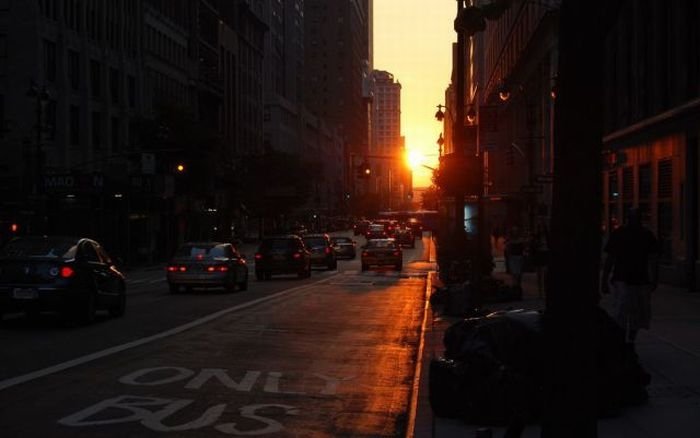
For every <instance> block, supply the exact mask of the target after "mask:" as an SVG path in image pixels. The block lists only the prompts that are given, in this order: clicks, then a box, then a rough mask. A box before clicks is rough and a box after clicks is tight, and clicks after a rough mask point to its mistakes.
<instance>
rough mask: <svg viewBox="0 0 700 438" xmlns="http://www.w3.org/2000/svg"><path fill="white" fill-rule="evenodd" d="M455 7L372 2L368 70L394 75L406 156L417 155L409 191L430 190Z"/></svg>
mask: <svg viewBox="0 0 700 438" xmlns="http://www.w3.org/2000/svg"><path fill="white" fill-rule="evenodd" d="M456 9H457V3H456V2H455V1H453V0H440V1H431V2H426V1H425V0H378V1H375V2H374V68H375V69H378V70H385V71H388V72H390V73H391V74H393V75H394V77H395V78H396V80H397V81H399V82H400V83H401V86H402V88H401V133H402V135H403V136H404V137H405V138H406V151H407V153H409V154H410V153H412V152H413V151H416V152H418V153H420V155H422V157H423V160H422V162H420V163H418V164H416V165H414V163H413V162H411V161H409V164H410V166H411V170H412V171H413V186H414V187H427V186H429V185H430V184H431V177H432V170H430V169H429V168H428V167H425V166H429V167H437V155H438V146H437V144H436V141H437V139H438V137H439V135H440V133H441V132H442V126H443V125H442V123H440V122H438V121H436V120H435V117H434V114H435V106H436V105H438V104H443V105H444V104H445V88H446V87H447V86H448V85H449V83H450V73H451V70H452V43H453V42H455V41H456V40H457V36H456V34H455V31H454V28H453V22H454V18H455V12H456Z"/></svg>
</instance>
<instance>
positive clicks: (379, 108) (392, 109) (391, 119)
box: [369, 70, 411, 210]
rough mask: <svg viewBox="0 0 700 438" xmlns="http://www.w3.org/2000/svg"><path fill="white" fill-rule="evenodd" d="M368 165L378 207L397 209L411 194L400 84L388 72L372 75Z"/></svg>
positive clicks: (378, 72) (376, 72) (376, 71)
mask: <svg viewBox="0 0 700 438" xmlns="http://www.w3.org/2000/svg"><path fill="white" fill-rule="evenodd" d="M372 95H373V99H372V113H371V121H372V125H371V126H372V136H371V138H372V143H371V145H370V148H369V157H370V163H371V165H372V168H373V170H374V174H375V178H376V179H375V187H374V189H375V190H376V191H377V193H378V194H379V195H380V196H379V198H380V207H381V208H382V209H383V210H386V209H398V208H399V207H400V206H401V204H402V203H403V201H404V200H405V199H407V196H408V195H409V193H410V192H411V187H410V186H409V184H408V183H409V178H408V172H409V171H408V169H407V167H406V160H405V157H404V156H405V151H404V145H403V138H402V136H401V84H400V83H399V82H398V81H396V80H395V79H394V75H392V74H391V73H389V72H386V71H381V70H374V71H373V72H372Z"/></svg>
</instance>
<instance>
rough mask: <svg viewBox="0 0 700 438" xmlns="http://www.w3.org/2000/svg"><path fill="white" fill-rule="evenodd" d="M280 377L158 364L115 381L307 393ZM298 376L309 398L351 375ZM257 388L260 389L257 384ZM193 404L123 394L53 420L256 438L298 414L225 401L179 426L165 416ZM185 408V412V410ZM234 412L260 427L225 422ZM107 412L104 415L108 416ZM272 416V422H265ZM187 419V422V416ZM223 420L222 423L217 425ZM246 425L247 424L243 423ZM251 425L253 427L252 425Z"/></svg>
mask: <svg viewBox="0 0 700 438" xmlns="http://www.w3.org/2000/svg"><path fill="white" fill-rule="evenodd" d="M284 376H285V373H283V372H279V371H268V372H263V371H258V370H247V371H245V372H244V373H243V375H242V376H241V377H240V378H239V379H238V380H235V379H234V378H232V377H231V375H229V370H227V369H224V368H202V369H200V370H192V369H189V368H184V367H176V366H161V367H153V368H143V369H140V370H136V371H133V372H131V373H129V374H127V375H124V376H122V377H120V378H119V379H118V382H119V383H121V384H123V385H128V386H146V387H155V386H163V385H172V384H174V383H181V384H182V385H183V388H185V389H193V390H200V389H202V388H203V387H204V385H205V384H208V383H209V382H210V381H215V383H218V384H220V385H222V386H223V387H225V388H227V389H232V390H234V391H239V392H251V391H252V390H253V389H254V387H255V385H256V384H257V383H258V382H259V381H261V380H262V382H261V383H262V391H263V392H265V393H268V394H285V395H298V396H305V395H309V394H308V393H305V392H298V391H286V390H283V389H281V388H280V383H281V382H282V381H283V379H284ZM303 377H311V378H314V379H315V380H316V383H318V384H321V385H322V387H320V389H319V390H318V392H317V393H314V395H322V396H333V395H335V394H336V393H337V392H338V386H339V384H340V383H342V382H347V381H350V380H352V379H354V376H353V377H332V376H327V375H325V374H320V373H312V374H309V375H304V376H303ZM258 387H260V385H259V384H258ZM193 403H195V400H194V399H192V398H186V399H175V398H160V397H143V396H137V395H130V394H123V395H119V396H116V397H112V398H108V399H106V400H102V401H100V402H98V403H96V404H93V405H92V406H89V407H87V408H85V409H82V410H80V411H78V412H76V413H73V414H71V415H68V416H66V417H63V418H61V419H60V420H58V424H61V425H63V426H67V427H89V426H104V425H113V424H125V423H139V424H141V425H142V426H143V427H145V428H147V429H150V430H152V431H155V432H182V431H190V430H200V429H205V428H213V429H215V430H216V431H218V432H220V433H222V434H224V435H232V436H256V435H265V434H271V433H277V432H281V431H283V430H284V429H285V427H284V425H283V424H282V423H281V422H280V421H279V420H278V419H276V418H278V417H286V416H298V415H300V410H299V408H297V407H295V406H292V405H287V404H276V403H270V404H254V405H246V406H241V407H239V408H238V409H234V408H232V409H229V405H228V404H226V403H219V404H215V405H213V406H210V407H208V408H206V409H205V410H204V412H202V413H201V414H200V415H199V417H197V418H195V419H193V420H191V421H188V422H186V423H182V424H174V423H173V421H168V419H169V418H171V417H173V416H175V415H177V414H178V413H181V412H183V411H186V410H191V406H192V404H193ZM188 408H189V409H188ZM230 411H237V415H238V416H239V417H240V418H241V419H246V420H254V421H255V422H257V423H260V426H259V427H257V428H253V429H251V428H250V426H248V427H246V429H245V430H242V429H240V428H239V427H238V425H237V423H236V422H235V421H234V422H231V421H230V420H229V419H228V417H230V416H231V414H229V415H227V418H225V419H224V416H225V415H226V413H227V412H230ZM108 414H109V415H108ZM188 414H189V412H188ZM271 417H275V418H271ZM187 418H193V417H192V416H191V415H188V416H187ZM222 421H228V422H222ZM249 422H250V421H248V423H249ZM257 423H255V424H257Z"/></svg>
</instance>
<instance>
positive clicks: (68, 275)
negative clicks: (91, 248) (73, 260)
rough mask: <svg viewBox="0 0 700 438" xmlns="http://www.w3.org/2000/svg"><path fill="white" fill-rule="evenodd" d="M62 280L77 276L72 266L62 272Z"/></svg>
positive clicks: (64, 267)
mask: <svg viewBox="0 0 700 438" xmlns="http://www.w3.org/2000/svg"><path fill="white" fill-rule="evenodd" d="M60 275H61V278H71V277H72V276H74V275H75V270H74V269H73V268H71V267H70V266H63V267H62V268H61V271H60Z"/></svg>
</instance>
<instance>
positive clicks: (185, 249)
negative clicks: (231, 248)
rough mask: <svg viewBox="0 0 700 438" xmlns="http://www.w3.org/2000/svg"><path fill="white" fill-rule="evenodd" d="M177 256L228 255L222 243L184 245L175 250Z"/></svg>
mask: <svg viewBox="0 0 700 438" xmlns="http://www.w3.org/2000/svg"><path fill="white" fill-rule="evenodd" d="M175 257H192V258H197V257H199V258H202V257H207V258H208V257H226V251H225V249H224V247H223V246H222V245H183V246H181V247H180V248H178V250H177V251H176V252H175Z"/></svg>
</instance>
